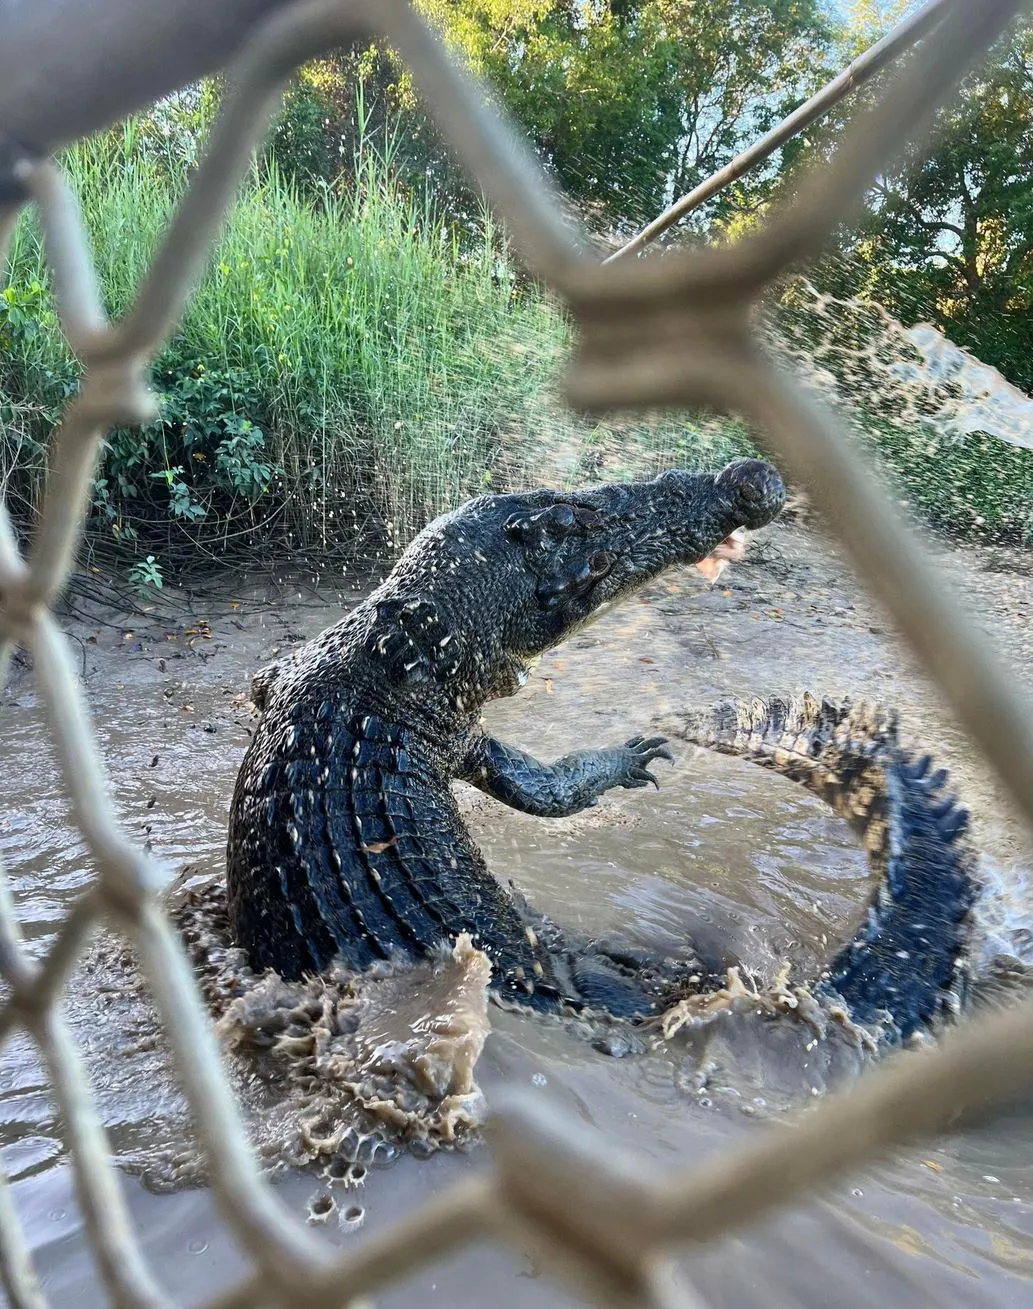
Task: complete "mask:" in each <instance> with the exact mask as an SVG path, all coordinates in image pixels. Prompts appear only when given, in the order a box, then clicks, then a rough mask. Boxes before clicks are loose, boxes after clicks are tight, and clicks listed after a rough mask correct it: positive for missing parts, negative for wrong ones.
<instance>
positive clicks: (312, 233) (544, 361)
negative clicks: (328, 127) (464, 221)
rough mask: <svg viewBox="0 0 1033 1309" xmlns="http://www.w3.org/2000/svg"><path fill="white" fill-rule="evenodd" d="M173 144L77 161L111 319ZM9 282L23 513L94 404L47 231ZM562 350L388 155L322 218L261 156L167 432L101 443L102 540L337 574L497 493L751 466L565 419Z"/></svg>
mask: <svg viewBox="0 0 1033 1309" xmlns="http://www.w3.org/2000/svg"><path fill="white" fill-rule="evenodd" d="M176 126H177V130H179V129H180V128H181V127H182V118H180V119H178V120H177V121H176ZM166 145H167V141H166V138H165V136H164V135H163V133H161V132H159V133H155V130H154V127H153V124H150V125H148V126H147V128H146V130H144V129H143V128H141V127H140V126H139V125H138V124H129V125H128V126H127V127H126V128H125V129H124V130H122V129H120V130H118V131H116V132H111V133H107V134H105V135H103V136H101V137H98V138H95V139H92V140H90V141H87V142H85V143H83V144H81V145H79V146H77V147H75V148H74V149H73V150H71V151H70V152H69V153H68V155H67V157H66V159H65V161H64V162H65V166H66V168H67V170H68V172H69V174H70V180H71V183H72V185H73V187H74V188H75V190H76V191H77V193H78V195H79V197H80V202H81V204H82V208H83V212H84V216H85V220H86V223H87V226H88V229H89V232H90V235H91V238H92V242H93V247H94V253H95V259H96V263H97V267H98V272H99V276H100V279H101V283H102V286H103V292H104V298H105V301H106V306H107V309H108V311H109V312H110V313H112V314H114V315H117V314H119V313H121V312H122V311H123V310H124V309H125V307H126V306H127V304H129V303H130V302H131V300H132V297H133V295H134V293H135V289H136V287H137V285H138V283H139V281H140V280H141V278H142V277H143V276H144V275H145V272H146V269H147V267H148V265H149V263H150V260H151V258H152V256H153V252H154V250H155V248H156V246H157V244H158V242H159V240H160V237H161V235H162V233H163V231H164V229H165V227H166V224H167V221H168V218H169V214H170V212H171V211H172V209H173V207H174V205H175V203H176V200H177V197H178V196H179V195H180V194H181V193H182V191H183V188H184V187H185V185H186V182H187V164H186V163H183V164H182V165H181V166H180V167H179V168H178V169H177V167H176V166H175V160H176V158H177V157H180V156H177V155H176V154H175V152H173V151H171V150H170V149H168V148H166ZM181 153H182V154H186V155H189V153H190V152H181ZM310 180H311V179H310ZM10 278H11V280H10V285H9V286H8V287H7V289H6V290H5V291H4V292H3V299H2V300H0V344H2V348H3V358H4V364H3V371H2V373H0V405H2V407H0V437H2V446H0V448H2V452H3V453H2V458H3V461H4V465H5V467H4V472H5V474H6V476H7V480H8V484H9V488H11V489H16V492H17V494H16V497H15V498H16V500H17V502H18V503H19V504H20V505H21V506H22V508H28V507H31V506H32V505H34V504H35V503H36V501H37V500H38V496H39V487H40V479H41V476H42V473H43V465H44V452H45V447H46V442H47V440H48V438H49V436H50V434H51V432H52V430H53V427H54V425H55V423H56V422H57V420H58V418H59V416H60V414H61V412H62V410H63V408H64V405H65V403H66V401H67V399H68V396H69V395H70V394H71V393H73V392H74V390H75V387H76V384H77V366H76V364H75V361H74V360H73V359H72V358H71V357H70V355H69V353H68V351H67V349H66V348H65V347H64V346H63V344H62V342H61V339H60V335H59V333H58V331H57V325H56V318H55V314H54V311H53V308H52V305H51V300H50V292H49V289H48V288H49V282H48V270H47V266H46V263H45V260H44V258H43V256H42V252H41V248H40V240H39V236H38V233H37V230H36V227H35V225H34V223H33V221H32V220H31V219H30V218H26V219H25V220H23V221H22V222H21V223H20V224H19V226H18V229H17V231H16V234H15V241H14V246H13V262H12V265H11V274H10ZM568 338H569V329H568V324H567V322H566V319H565V317H564V315H563V313H561V312H560V310H559V309H558V308H557V306H556V305H555V304H554V303H553V301H552V299H551V298H550V297H549V296H548V295H547V294H546V293H544V292H543V291H542V290H541V289H540V288H539V287H537V285H536V284H534V283H533V282H528V281H526V280H523V281H519V282H518V280H517V279H516V278H515V277H514V275H513V273H512V271H511V267H510V264H509V262H508V260H507V258H506V254H505V250H504V248H503V245H502V242H501V240H500V238H499V236H498V234H497V232H496V231H495V229H494V228H493V226H492V224H491V222H490V220H489V219H488V218H487V217H485V216H482V218H481V221H480V224H479V226H478V229H477V231H476V232H475V233H474V234H473V237H472V238H470V237H469V236H468V235H465V234H464V236H463V237H462V239H461V238H460V236H459V235H457V234H456V233H455V232H453V231H452V230H451V229H450V228H449V227H448V226H447V225H446V224H445V223H444V222H443V220H442V219H441V218H440V216H439V214H438V213H437V211H436V209H435V206H434V203H433V200H432V198H431V197H430V196H429V195H423V194H413V193H411V192H407V191H404V190H403V189H402V188H401V186H400V185H399V184H398V183H397V181H396V179H395V178H394V176H393V174H392V170H391V166H390V158H389V157H386V156H385V153H384V152H383V151H378V150H375V149H372V148H371V147H370V146H369V145H368V143H364V144H363V146H362V148H361V149H360V150H359V152H358V154H357V158H356V161H355V164H354V167H353V168H351V170H350V171H349V172H348V173H347V174H346V175H345V177H344V179H343V180H342V184H341V185H340V186H339V187H338V188H337V189H336V190H332V189H331V188H329V187H327V186H325V185H323V186H322V189H321V190H319V191H318V194H317V195H316V196H315V197H314V198H313V196H312V194H311V193H310V192H309V190H308V188H307V187H306V190H305V191H304V192H302V191H300V190H299V187H298V184H297V183H296V181H293V180H292V181H287V180H285V178H284V176H283V174H282V172H281V170H280V168H279V166H278V165H277V162H276V158H275V155H270V154H266V156H265V157H264V160H263V162H262V163H261V165H259V166H256V167H255V169H253V170H252V173H251V175H250V177H249V179H248V181H247V183H246V184H245V186H244V188H243V192H242V195H241V198H240V201H239V203H238V205H237V206H236V208H235V209H234V210H233V213H232V215H231V216H230V219H229V221H228V223H227V226H226V229H225V231H224V234H223V236H222V238H221V240H220V241H219V243H218V246H217V248H216V250H215V252H214V255H213V258H212V260H211V263H210V267H209V269H208V272H207V274H206V276H205V277H204V279H203V282H202V284H201V285H200V287H199V288H198V290H197V292H196V293H195V295H194V296H193V298H192V299H191V301H190V303H189V306H188V308H187V311H186V313H185V315H184V318H183V320H182V322H181V324H180V327H179V330H178V331H177V333H176V335H175V336H174V337H173V339H172V340H171V341H170V342H169V344H168V346H167V347H166V348H165V349H164V350H163V351H162V352H161V354H160V355H159V356H158V358H157V359H156V361H155V364H154V367H153V374H152V375H153V381H154V385H155V387H156V389H157V390H158V392H159V394H160V399H161V406H160V417H159V419H158V420H157V421H155V422H153V423H151V424H149V425H147V426H145V427H143V428H142V429H134V430H132V431H126V430H115V431H113V432H111V433H110V434H109V436H108V439H107V441H106V444H105V449H104V455H103V459H102V462H101V466H100V468H99V470H98V473H97V479H96V484H95V489H94V495H93V515H92V522H91V527H92V529H93V530H96V529H98V528H103V529H104V530H105V531H106V532H109V533H111V535H112V536H113V537H114V538H115V539H116V540H117V541H119V542H120V543H123V544H124V543H127V542H128V543H130V545H131V549H132V550H133V551H134V552H139V554H140V557H144V556H145V555H146V554H147V553H151V554H153V555H154V556H155V557H156V558H158V559H160V560H161V561H162V564H163V565H165V564H168V563H169V562H170V556H173V557H174V556H175V552H176V549H177V547H180V546H189V547H190V549H191V550H195V549H197V548H203V549H206V550H209V551H214V552H217V553H219V554H224V553H226V552H227V551H229V552H231V553H232V551H233V549H234V547H242V548H244V549H246V550H248V551H252V550H253V549H254V546H255V543H256V541H257V540H261V541H262V542H263V543H264V544H265V545H267V546H268V547H271V548H272V550H273V551H274V552H297V551H303V552H306V553H308V554H310V555H318V556H319V557H321V558H325V557H327V556H328V555H333V554H334V553H335V552H338V551H344V552H347V551H350V550H352V549H354V548H355V547H356V545H357V544H360V543H361V544H369V543H370V542H371V539H376V540H379V541H384V540H388V541H393V542H395V543H399V544H400V543H404V542H405V541H406V540H407V539H408V538H409V537H410V536H411V535H412V534H413V533H414V532H415V531H417V530H418V529H419V528H420V527H421V526H422V525H423V524H424V523H425V522H426V521H427V520H428V519H429V518H430V517H432V516H434V515H435V514H437V513H439V512H441V511H442V510H443V509H445V508H448V507H451V506H453V505H455V504H457V503H459V502H461V501H462V500H464V499H466V498H468V497H469V496H471V495H474V494H477V493H478V492H480V491H482V490H484V489H485V488H487V487H492V488H503V487H507V486H509V485H512V484H514V483H516V484H524V483H528V482H534V481H537V480H539V479H542V478H544V479H547V480H551V481H557V480H558V481H564V480H569V479H577V478H581V477H584V476H586V475H590V474H591V472H592V471H597V472H598V471H605V472H607V473H609V472H611V471H613V470H616V471H617V472H621V471H636V472H648V471H652V470H655V469H656V468H658V467H660V466H663V465H665V464H667V463H670V462H672V461H673V460H679V461H681V462H685V461H689V462H692V463H698V462H701V461H709V462H719V461H720V460H721V459H722V458H723V457H725V455H726V454H727V453H728V452H729V451H731V450H734V449H739V448H740V445H741V442H740V441H739V439H738V438H737V437H734V438H730V439H725V438H724V437H723V436H722V435H721V430H722V429H719V428H715V427H712V426H711V427H703V426H701V425H699V424H696V423H693V422H689V421H688V420H685V419H681V418H676V417H675V418H670V417H668V418H666V419H664V420H663V422H662V423H661V424H660V427H659V430H658V432H657V431H654V430H653V428H651V427H650V426H649V425H648V424H647V423H644V422H640V421H638V420H636V421H635V422H632V423H623V424H593V423H586V422H584V421H581V420H578V419H577V418H575V417H574V416H572V415H570V414H569V413H567V411H565V410H564V409H563V408H562V407H561V406H560V405H559V403H558V402H557V396H556V374H557V370H558V366H559V364H560V362H561V360H562V357H563V353H564V351H565V349H566V346H567V344H568Z"/></svg>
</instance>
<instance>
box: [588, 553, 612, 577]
mask: <svg viewBox="0 0 1033 1309" xmlns="http://www.w3.org/2000/svg"><path fill="white" fill-rule="evenodd" d="M616 562H617V556H616V555H615V554H613V553H612V552H611V551H609V550H597V551H596V552H595V554H594V555H593V556H592V557H591V559H589V561H588V571H589V573H590V574H591V576H592V577H605V576H606V574H607V573H608V572H609V571H610V569H611V568H612V567H613V566H614V564H615V563H616Z"/></svg>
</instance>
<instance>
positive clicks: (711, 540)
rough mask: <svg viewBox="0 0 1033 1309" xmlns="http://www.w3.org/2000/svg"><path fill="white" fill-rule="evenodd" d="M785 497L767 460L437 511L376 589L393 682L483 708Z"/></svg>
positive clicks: (377, 632)
mask: <svg viewBox="0 0 1033 1309" xmlns="http://www.w3.org/2000/svg"><path fill="white" fill-rule="evenodd" d="M784 502H785V487H784V485H783V483H782V479H781V478H780V477H779V475H778V473H777V472H776V471H775V470H774V468H772V467H771V465H770V464H766V463H763V462H761V461H760V460H758V459H739V460H736V461H735V462H733V463H730V464H728V465H727V467H725V468H723V469H722V470H721V471H720V472H719V473H716V474H713V473H687V472H682V471H679V470H674V471H671V472H666V473H662V474H661V475H660V476H659V477H657V478H654V479H653V480H652V481H648V482H629V483H615V484H609V485H603V486H598V487H593V488H592V489H590V490H586V491H580V492H569V493H568V492H558V491H532V492H528V493H527V494H514V495H485V496H480V497H478V498H477V499H476V500H471V501H470V502H468V503H467V504H465V505H462V506H461V507H460V508H458V509H456V510H454V511H453V512H452V513H449V514H445V515H444V516H443V517H441V518H438V519H436V520H435V521H434V522H433V523H431V524H430V525H429V526H428V527H426V528H425V529H424V530H423V532H421V533H420V535H419V536H418V537H417V538H416V539H415V540H414V541H413V543H412V544H411V545H410V547H409V549H408V550H407V551H406V552H405V554H404V555H403V557H402V559H401V560H400V561H399V563H398V565H397V567H396V568H395V570H394V571H393V573H392V574H391V576H390V577H389V578H388V579H387V580H386V582H385V583H384V584H383V586H381V588H380V589H379V590H378V591H377V592H376V593H375V594H374V595H373V596H371V597H370V605H371V610H375V617H373V614H372V613H371V614H370V627H369V640H370V643H371V644H370V645H368V646H367V648H368V649H370V650H371V652H374V651H376V652H379V655H380V656H381V657H382V658H383V659H385V660H387V661H388V662H389V663H390V665H391V666H390V667H389V668H388V667H385V669H384V672H385V674H386V675H387V677H388V678H389V679H390V680H391V682H392V683H395V682H397V680H398V679H401V680H402V681H404V682H406V683H407V684H408V685H409V686H410V687H414V686H420V687H422V688H423V692H422V693H424V694H429V693H431V690H432V686H433V684H434V683H437V684H438V685H445V686H447V687H449V688H451V689H453V690H454V691H455V693H456V699H457V700H458V702H459V707H461V708H468V709H473V708H475V707H476V705H477V704H479V703H483V701H485V700H487V699H491V698H493V697H496V696H500V695H508V694H512V692H513V691H514V690H516V689H517V687H518V686H520V685H522V683H523V681H524V680H526V670H527V666H528V663H529V662H530V661H532V660H533V659H535V658H536V657H537V656H538V655H540V654H542V653H544V652H545V651H546V650H548V649H550V648H551V647H553V646H555V645H557V644H559V642H561V641H562V640H564V639H565V638H566V637H568V636H569V635H570V634H571V633H572V632H574V631H576V630H577V629H578V628H579V627H582V626H583V625H584V624H585V623H586V622H588V621H590V620H591V619H592V618H594V617H595V616H596V615H597V614H598V613H599V612H601V611H602V610H603V609H604V608H605V607H608V606H609V605H611V604H613V603H614V601H616V600H619V599H621V598H622V597H623V596H626V595H628V594H629V593H631V592H632V591H634V590H636V589H637V588H638V587H640V586H642V585H643V584H644V583H646V582H648V581H649V580H650V579H651V578H655V577H657V576H658V575H659V574H660V573H662V572H664V571H665V570H666V569H668V568H671V567H673V566H675V565H678V564H695V563H699V562H700V561H702V560H704V559H706V558H707V557H708V556H709V555H710V554H711V552H712V551H713V550H714V549H715V548H716V547H718V546H719V545H720V544H721V543H722V542H723V541H724V540H725V538H726V537H728V536H730V535H731V533H732V532H734V531H735V530H736V529H737V528H740V527H745V528H750V529H756V528H759V527H763V526H765V525H766V524H767V523H769V522H771V520H772V519H773V518H774V517H775V516H776V515H777V514H778V512H779V511H780V510H781V508H782V506H783V504H784Z"/></svg>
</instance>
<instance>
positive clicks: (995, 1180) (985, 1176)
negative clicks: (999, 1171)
mask: <svg viewBox="0 0 1033 1309" xmlns="http://www.w3.org/2000/svg"><path fill="white" fill-rule="evenodd" d="M983 1181H984V1182H993V1183H996V1184H998V1185H999V1184H1000V1181H1001V1179H1000V1178H999V1177H995V1176H994V1175H993V1173H984V1174H983Z"/></svg>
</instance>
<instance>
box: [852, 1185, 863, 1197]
mask: <svg viewBox="0 0 1033 1309" xmlns="http://www.w3.org/2000/svg"><path fill="white" fill-rule="evenodd" d="M850 1194H851V1195H852V1196H853V1197H854V1198H855V1199H857V1200H860V1199H861V1198H862V1197H863V1196H864V1192H863V1191H862V1190H861V1188H860V1187H859V1186H855V1187H854V1188H853V1190H852V1191H851V1192H850Z"/></svg>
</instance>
